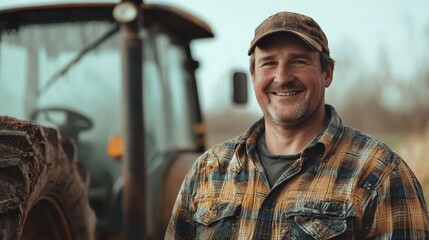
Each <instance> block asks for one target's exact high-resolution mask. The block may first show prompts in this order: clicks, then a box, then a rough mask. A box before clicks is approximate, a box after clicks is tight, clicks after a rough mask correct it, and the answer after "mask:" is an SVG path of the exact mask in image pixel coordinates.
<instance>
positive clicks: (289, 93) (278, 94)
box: [274, 92, 298, 96]
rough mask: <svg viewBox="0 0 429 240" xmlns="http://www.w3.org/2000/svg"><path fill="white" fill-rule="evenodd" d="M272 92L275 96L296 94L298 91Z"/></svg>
mask: <svg viewBox="0 0 429 240" xmlns="http://www.w3.org/2000/svg"><path fill="white" fill-rule="evenodd" d="M274 94H276V95H277V96H292V95H296V94H298V92H278V93H274Z"/></svg>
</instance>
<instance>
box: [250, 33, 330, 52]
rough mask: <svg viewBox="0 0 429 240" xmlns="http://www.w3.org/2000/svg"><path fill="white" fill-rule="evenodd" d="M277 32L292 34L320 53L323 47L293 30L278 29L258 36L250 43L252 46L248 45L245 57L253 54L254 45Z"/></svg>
mask: <svg viewBox="0 0 429 240" xmlns="http://www.w3.org/2000/svg"><path fill="white" fill-rule="evenodd" d="M279 32H286V33H292V34H294V35H295V36H297V37H299V38H301V39H302V40H303V41H304V42H305V43H307V45H309V46H310V47H312V48H314V49H315V50H317V51H319V52H322V50H323V47H322V45H320V44H319V43H318V42H316V41H315V40H314V39H312V38H311V37H309V36H307V35H305V34H303V33H301V32H298V31H294V30H284V29H279V30H275V31H269V32H266V33H265V34H263V35H261V36H259V37H258V38H256V39H254V41H253V42H252V44H251V45H250V48H249V50H248V51H247V55H249V56H250V55H251V54H252V53H253V51H255V48H256V45H257V44H258V42H260V41H261V40H262V39H263V38H266V37H268V36H269V35H271V34H274V33H279Z"/></svg>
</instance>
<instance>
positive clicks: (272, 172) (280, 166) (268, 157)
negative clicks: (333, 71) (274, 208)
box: [257, 133, 301, 187]
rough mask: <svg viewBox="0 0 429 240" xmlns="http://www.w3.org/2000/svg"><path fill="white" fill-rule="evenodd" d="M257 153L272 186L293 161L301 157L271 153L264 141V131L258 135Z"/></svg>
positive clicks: (299, 155)
mask: <svg viewBox="0 0 429 240" xmlns="http://www.w3.org/2000/svg"><path fill="white" fill-rule="evenodd" d="M257 145H258V148H257V150H258V153H259V157H260V158H261V162H262V166H264V169H265V173H266V174H267V177H268V182H269V183H270V187H273V186H274V184H275V183H276V182H277V180H278V179H279V178H280V176H281V175H282V174H283V173H284V172H285V171H286V170H287V169H288V168H289V167H290V165H292V163H293V162H295V161H296V160H298V159H299V158H300V157H301V154H300V153H299V154H296V155H273V154H271V153H270V151H268V148H267V145H266V142H265V133H263V134H262V135H261V137H259V140H258V144H257Z"/></svg>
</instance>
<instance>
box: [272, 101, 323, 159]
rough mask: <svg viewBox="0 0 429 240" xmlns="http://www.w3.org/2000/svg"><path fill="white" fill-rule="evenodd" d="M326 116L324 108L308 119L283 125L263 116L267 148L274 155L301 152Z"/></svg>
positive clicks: (319, 128) (315, 134)
mask: <svg viewBox="0 0 429 240" xmlns="http://www.w3.org/2000/svg"><path fill="white" fill-rule="evenodd" d="M325 120H326V116H325V110H324V108H321V110H320V111H319V112H316V113H315V116H313V117H312V118H310V119H309V120H308V121H305V122H301V123H298V124H295V125H293V126H284V125H280V124H278V123H274V122H272V121H271V120H269V119H267V118H265V137H266V139H265V140H266V145H267V148H268V150H269V151H270V152H271V153H272V154H274V155H293V154H298V153H301V152H302V151H303V150H304V148H305V147H306V146H307V145H308V144H309V143H310V142H311V141H312V140H313V139H314V138H315V137H316V136H317V134H318V133H319V131H320V130H321V129H322V128H323V125H324V123H325Z"/></svg>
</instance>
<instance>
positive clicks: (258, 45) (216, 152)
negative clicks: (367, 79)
mask: <svg viewBox="0 0 429 240" xmlns="http://www.w3.org/2000/svg"><path fill="white" fill-rule="evenodd" d="M248 54H249V55H250V56H251V67H250V72H251V76H252V80H253V87H254V91H255V95H256V98H257V100H258V103H259V105H260V107H261V109H262V111H263V114H264V117H263V118H262V119H261V120H260V121H258V122H256V123H255V124H254V125H253V126H252V127H250V129H249V130H248V131H247V132H245V133H244V134H243V135H241V136H238V137H236V138H234V139H231V140H229V141H227V142H225V143H223V144H219V145H217V146H215V147H213V148H212V149H210V150H209V151H207V152H206V153H205V154H203V155H202V156H201V157H200V158H199V159H198V160H197V162H196V163H195V164H194V166H193V168H192V170H191V171H190V172H189V174H188V175H187V177H186V178H185V180H184V182H183V185H182V188H181V190H180V192H179V195H178V198H177V201H176V204H175V207H174V210H173V215H172V218H171V221H170V224H169V226H168V229H167V232H166V236H165V238H166V239H429V215H428V211H427V207H426V204H425V200H424V198H423V193H422V190H421V187H420V184H419V183H418V181H417V179H416V177H415V176H414V174H413V173H412V172H411V170H410V169H409V168H408V166H407V165H406V164H405V162H404V161H403V160H402V159H401V157H400V156H398V155H397V154H396V153H395V152H394V151H393V150H391V149H390V148H389V147H388V146H386V145H385V144H384V143H382V142H380V141H378V140H375V139H374V138H372V137H370V136H368V135H366V134H364V133H362V132H359V131H357V130H355V129H352V128H350V127H347V126H344V125H343V124H342V122H341V120H340V118H339V117H338V114H337V113H336V111H335V109H334V108H333V107H332V106H329V105H325V103H324V95H325V88H327V87H329V85H330V84H331V82H332V77H333V70H334V61H333V60H332V59H331V58H330V55H329V48H328V41H327V38H326V36H325V34H324V32H323V31H322V29H321V28H320V26H319V25H318V24H317V23H316V22H315V21H314V20H313V19H311V18H309V17H307V16H303V15H300V14H296V13H291V12H281V13H278V14H276V15H273V16H271V17H269V18H268V19H266V20H265V21H263V22H262V23H261V25H259V26H258V27H257V28H256V30H255V37H254V39H253V40H252V42H251V45H250V48H249V51H248ZM356 101H359V99H356Z"/></svg>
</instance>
